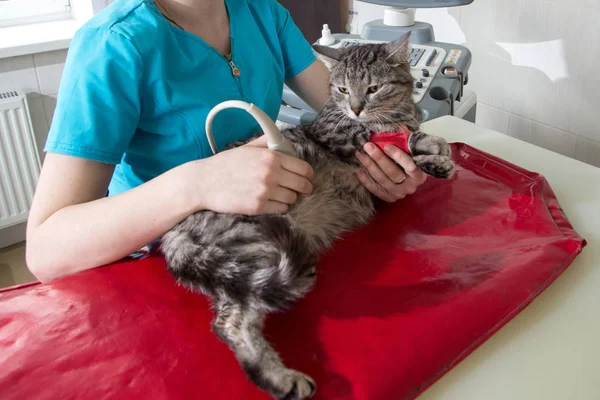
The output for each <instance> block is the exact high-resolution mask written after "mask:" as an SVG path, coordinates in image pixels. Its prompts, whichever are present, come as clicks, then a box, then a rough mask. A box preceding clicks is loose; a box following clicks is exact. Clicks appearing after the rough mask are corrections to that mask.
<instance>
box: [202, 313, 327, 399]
mask: <svg viewBox="0 0 600 400" xmlns="http://www.w3.org/2000/svg"><path fill="white" fill-rule="evenodd" d="M264 319H265V313H264V312H262V311H258V310H254V309H248V308H242V306H241V305H236V304H231V303H224V304H222V305H221V306H220V307H219V310H218V315H217V317H216V318H215V320H214V321H213V330H214V332H215V334H216V335H217V336H218V337H219V338H220V339H221V340H223V341H224V342H225V343H227V345H228V346H229V347H230V349H231V350H232V351H233V352H234V353H235V356H236V358H237V359H238V361H239V363H240V365H241V366H242V368H243V370H244V372H245V373H246V376H247V377H248V378H249V379H250V380H251V381H252V382H253V383H254V384H255V385H256V386H258V387H259V388H260V389H262V390H265V391H267V392H269V393H270V394H271V395H272V396H273V397H274V398H276V399H285V400H304V399H309V398H311V397H312V396H313V395H314V393H315V390H316V385H315V382H314V381H313V380H312V379H311V378H310V377H309V376H307V375H304V374H303V373H301V372H298V371H295V370H292V369H289V368H286V367H285V365H284V364H283V362H282V361H281V359H280V358H279V355H278V354H277V352H276V351H275V350H274V349H273V348H272V347H271V345H270V344H269V343H268V342H267V340H266V339H265V338H264V336H263V333H262V331H263V325H264Z"/></svg>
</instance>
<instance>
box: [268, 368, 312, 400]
mask: <svg viewBox="0 0 600 400" xmlns="http://www.w3.org/2000/svg"><path fill="white" fill-rule="evenodd" d="M271 383H272V385H273V390H272V393H271V394H272V395H273V396H274V397H275V398H276V399H279V400H308V399H310V398H311V397H313V396H314V394H315V391H316V390H317V385H316V384H315V382H314V381H313V380H312V378H311V377H309V376H308V375H304V374H303V373H302V372H298V371H295V370H293V369H283V370H281V371H280V372H279V373H278V374H277V376H274V377H273V380H272V382H271Z"/></svg>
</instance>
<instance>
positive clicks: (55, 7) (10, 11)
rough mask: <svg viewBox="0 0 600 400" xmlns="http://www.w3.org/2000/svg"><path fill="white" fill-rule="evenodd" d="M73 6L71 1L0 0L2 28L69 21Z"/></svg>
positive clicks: (0, 22)
mask: <svg viewBox="0 0 600 400" xmlns="http://www.w3.org/2000/svg"><path fill="white" fill-rule="evenodd" d="M71 5H72V1H71V0H0V28H5V27H11V26H18V25H27V24H34V23H40V22H48V21H54V20H60V19H68V18H71V17H72V13H71ZM32 10H36V11H32Z"/></svg>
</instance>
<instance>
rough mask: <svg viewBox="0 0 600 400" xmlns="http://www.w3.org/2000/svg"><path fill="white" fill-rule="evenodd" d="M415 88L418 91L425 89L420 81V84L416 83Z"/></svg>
mask: <svg viewBox="0 0 600 400" xmlns="http://www.w3.org/2000/svg"><path fill="white" fill-rule="evenodd" d="M415 87H416V88H417V89H422V88H423V82H421V81H419V82H417V83H415Z"/></svg>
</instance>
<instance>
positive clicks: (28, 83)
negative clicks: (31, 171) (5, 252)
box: [0, 50, 67, 248]
mask: <svg viewBox="0 0 600 400" xmlns="http://www.w3.org/2000/svg"><path fill="white" fill-rule="evenodd" d="M66 56H67V52H66V50H59V51H51V52H46V53H38V54H34V55H27V56H19V57H10V58H0V92H5V91H8V90H18V91H21V92H23V93H26V94H27V101H28V103H29V110H30V112H31V119H32V122H33V129H34V131H35V136H36V142H37V146H38V149H39V151H40V157H41V159H42V160H43V158H44V156H43V149H44V144H45V143H46V137H47V136H48V130H49V126H50V122H51V121H52V115H53V114H54V108H55V106H56V94H57V92H58V86H59V83H60V78H61V75H62V72H63V68H64V63H65V58H66ZM25 228H26V226H25V223H23V224H19V225H15V226H12V227H10V228H5V229H0V248H3V247H6V246H10V245H12V244H14V243H18V242H21V241H23V240H25Z"/></svg>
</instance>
